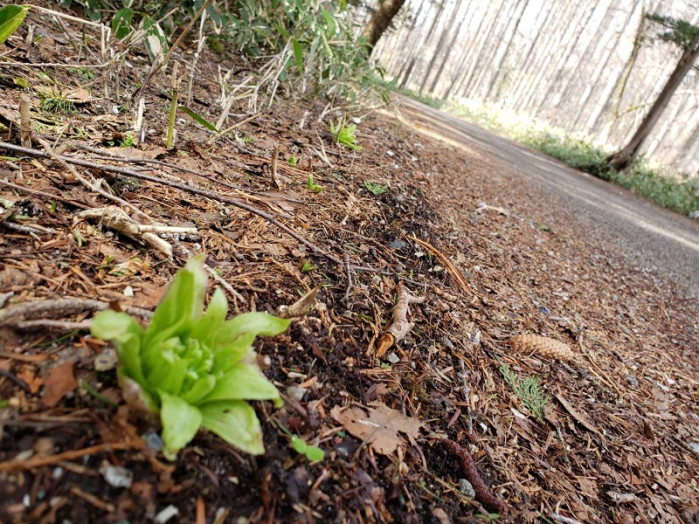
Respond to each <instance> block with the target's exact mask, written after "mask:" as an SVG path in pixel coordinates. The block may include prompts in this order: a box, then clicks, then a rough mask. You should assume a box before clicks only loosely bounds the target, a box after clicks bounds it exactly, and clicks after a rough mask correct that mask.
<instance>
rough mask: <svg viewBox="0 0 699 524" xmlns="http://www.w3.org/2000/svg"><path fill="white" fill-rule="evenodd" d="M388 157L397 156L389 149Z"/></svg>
mask: <svg viewBox="0 0 699 524" xmlns="http://www.w3.org/2000/svg"><path fill="white" fill-rule="evenodd" d="M386 156H390V157H394V156H396V154H395V153H394V152H393V151H391V150H390V149H389V150H388V151H386Z"/></svg>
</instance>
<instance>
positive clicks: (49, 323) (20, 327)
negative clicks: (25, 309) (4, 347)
mask: <svg viewBox="0 0 699 524" xmlns="http://www.w3.org/2000/svg"><path fill="white" fill-rule="evenodd" d="M91 324H92V321H91V320H83V321H82V322H68V321H63V320H50V319H41V320H20V321H16V322H13V321H11V320H10V321H7V322H5V326H7V327H11V328H13V329H15V330H17V331H31V330H33V329H37V328H41V329H56V330H61V331H89V330H90V325H91Z"/></svg>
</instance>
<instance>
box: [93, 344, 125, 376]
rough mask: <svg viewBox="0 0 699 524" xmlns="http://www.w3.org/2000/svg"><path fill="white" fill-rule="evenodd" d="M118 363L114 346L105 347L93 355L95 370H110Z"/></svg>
mask: <svg viewBox="0 0 699 524" xmlns="http://www.w3.org/2000/svg"><path fill="white" fill-rule="evenodd" d="M118 363H119V357H118V356H117V352H116V351H115V350H114V348H107V349H105V350H104V351H102V353H100V354H99V355H97V356H96V357H95V371H111V370H112V369H114V368H116V367H117V364H118Z"/></svg>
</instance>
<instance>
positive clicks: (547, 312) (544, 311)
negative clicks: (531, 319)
mask: <svg viewBox="0 0 699 524" xmlns="http://www.w3.org/2000/svg"><path fill="white" fill-rule="evenodd" d="M539 313H541V314H542V315H546V316H549V315H550V314H551V311H550V310H549V308H547V307H546V306H539Z"/></svg>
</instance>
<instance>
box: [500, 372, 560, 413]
mask: <svg viewBox="0 0 699 524" xmlns="http://www.w3.org/2000/svg"><path fill="white" fill-rule="evenodd" d="M500 373H501V374H502V376H503V378H504V379H505V382H506V383H507V385H508V386H510V387H511V388H512V391H513V392H514V393H515V395H517V396H518V397H519V399H520V400H521V401H522V404H524V406H525V407H526V408H527V409H529V411H531V412H532V414H533V415H534V416H535V417H536V418H538V419H539V420H542V419H543V418H544V410H545V409H546V406H547V405H548V402H549V400H550V399H551V397H550V396H549V395H546V394H545V393H544V392H543V391H542V390H541V384H539V377H538V376H537V375H532V376H527V377H524V378H523V379H520V378H519V377H518V376H517V374H516V373H515V372H514V371H512V370H511V369H510V366H508V365H507V364H505V363H504V362H502V363H501V364H500Z"/></svg>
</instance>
